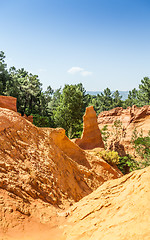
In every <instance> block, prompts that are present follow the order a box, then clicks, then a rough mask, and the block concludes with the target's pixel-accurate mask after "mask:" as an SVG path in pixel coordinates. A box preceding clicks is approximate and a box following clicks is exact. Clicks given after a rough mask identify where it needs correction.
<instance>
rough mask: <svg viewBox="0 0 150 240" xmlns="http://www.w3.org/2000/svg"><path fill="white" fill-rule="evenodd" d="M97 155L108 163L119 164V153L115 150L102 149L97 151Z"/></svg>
mask: <svg viewBox="0 0 150 240" xmlns="http://www.w3.org/2000/svg"><path fill="white" fill-rule="evenodd" d="M99 155H100V156H101V157H102V158H103V159H104V160H105V161H106V162H108V163H110V164H119V155H118V153H117V152H115V151H106V150H103V151H101V152H99Z"/></svg>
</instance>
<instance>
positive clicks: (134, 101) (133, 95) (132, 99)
mask: <svg viewBox="0 0 150 240" xmlns="http://www.w3.org/2000/svg"><path fill="white" fill-rule="evenodd" d="M137 97H138V90H136V89H135V88H134V89H133V90H132V91H129V94H128V98H127V99H126V100H125V101H124V103H123V107H124V108H127V107H129V106H130V107H132V106H133V105H138V98H137Z"/></svg>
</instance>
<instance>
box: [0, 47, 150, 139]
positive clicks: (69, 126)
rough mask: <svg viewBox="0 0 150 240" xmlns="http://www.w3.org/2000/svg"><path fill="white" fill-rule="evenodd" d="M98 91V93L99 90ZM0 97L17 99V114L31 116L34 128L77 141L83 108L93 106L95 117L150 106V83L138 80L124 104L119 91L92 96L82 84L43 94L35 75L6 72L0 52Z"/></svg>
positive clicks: (109, 91) (51, 90)
mask: <svg viewBox="0 0 150 240" xmlns="http://www.w3.org/2000/svg"><path fill="white" fill-rule="evenodd" d="M100 90H101V89H100ZM0 95H5V96H13V97H16V98H17V108H18V112H20V113H21V114H22V115H24V114H26V115H27V116H28V115H31V114H32V115H33V116H34V122H33V123H34V124H35V125H36V126H39V127H63V128H64V129H65V130H66V133H67V135H68V136H69V137H71V138H72V137H79V136H80V134H81V131H82V117H83V114H84V112H85V108H86V107H88V106H89V105H93V106H94V109H95V111H96V113H97V114H99V113H100V112H101V111H105V110H110V109H112V108H115V107H123V108H126V107H128V106H132V105H133V104H136V105H137V106H139V107H140V106H143V105H146V104H150V79H149V78H148V77H145V78H144V79H143V80H141V84H140V85H139V90H137V89H135V88H134V89H133V90H132V91H129V94H128V98H127V99H126V100H125V101H123V100H122V96H121V95H120V93H119V91H118V90H116V91H115V92H114V93H113V94H112V92H111V90H110V89H109V88H106V89H105V90H104V92H103V93H101V94H98V95H97V96H93V95H90V94H86V90H85V89H84V87H83V85H82V84H81V83H79V84H75V85H68V84H66V85H65V86H64V88H63V89H62V88H59V89H57V90H55V91H54V90H53V89H52V88H51V86H48V87H47V90H46V91H43V90H42V84H41V82H40V80H39V78H38V76H37V75H33V74H31V73H28V72H27V71H26V70H25V69H24V68H21V69H16V68H15V67H11V68H10V69H8V68H7V64H6V63H5V54H4V52H2V51H0Z"/></svg>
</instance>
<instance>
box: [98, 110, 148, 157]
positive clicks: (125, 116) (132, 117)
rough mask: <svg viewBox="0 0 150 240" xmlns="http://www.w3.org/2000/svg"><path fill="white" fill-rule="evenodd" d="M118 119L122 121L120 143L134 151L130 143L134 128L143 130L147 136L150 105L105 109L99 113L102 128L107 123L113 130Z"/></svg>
mask: <svg viewBox="0 0 150 240" xmlns="http://www.w3.org/2000/svg"><path fill="white" fill-rule="evenodd" d="M116 120H120V121H121V122H122V136H121V141H120V143H121V144H122V145H123V146H124V148H125V149H124V150H125V151H126V152H128V153H132V152H133V149H132V146H131V144H130V141H131V137H132V133H133V131H134V129H135V128H136V129H137V132H138V133H140V132H141V131H142V132H143V136H146V135H147V134H148V132H149V130H150V106H148V105H147V106H144V107H141V108H138V107H136V106H132V108H131V107H128V108H127V109H123V108H120V107H118V108H114V109H112V110H110V111H104V112H102V113H100V114H99V115H98V126H99V128H100V129H102V128H103V127H104V126H105V125H107V126H108V131H109V132H110V133H111V132H113V129H112V125H113V123H114V122H115V121H116Z"/></svg>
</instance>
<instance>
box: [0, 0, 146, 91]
mask: <svg viewBox="0 0 150 240" xmlns="http://www.w3.org/2000/svg"><path fill="white" fill-rule="evenodd" d="M0 30H1V34H0V50H2V51H4V52H5V55H6V61H7V64H8V66H9V67H10V66H15V67H16V68H22V67H24V68H25V69H26V70H27V71H29V72H31V73H33V74H37V75H38V76H39V78H40V81H41V82H42V84H43V88H44V89H46V87H47V86H48V85H50V86H51V87H52V88H53V89H57V88H59V87H60V86H62V87H63V86H64V84H76V83H79V82H82V83H83V85H84V87H85V89H86V90H88V91H90V90H91V91H102V90H103V89H105V88H106V87H109V88H110V89H111V90H116V89H118V90H132V89H133V88H134V87H136V88H138V85H139V84H140V81H141V79H142V78H143V77H145V76H148V77H150V1H149V0H5V1H4V0H0Z"/></svg>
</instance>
